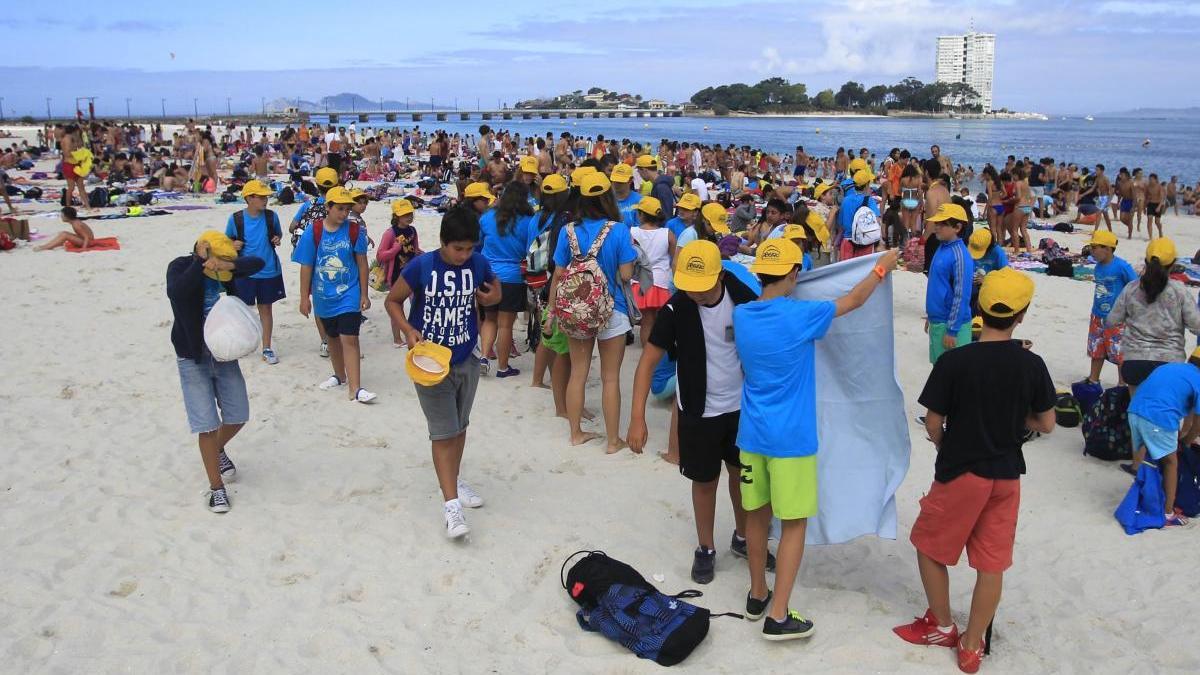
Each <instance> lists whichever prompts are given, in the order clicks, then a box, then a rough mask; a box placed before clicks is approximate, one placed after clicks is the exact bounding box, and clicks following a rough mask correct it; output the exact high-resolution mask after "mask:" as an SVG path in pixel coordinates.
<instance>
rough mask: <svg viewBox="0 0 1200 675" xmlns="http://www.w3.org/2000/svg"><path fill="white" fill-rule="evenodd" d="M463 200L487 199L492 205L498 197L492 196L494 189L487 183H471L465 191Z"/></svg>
mask: <svg viewBox="0 0 1200 675" xmlns="http://www.w3.org/2000/svg"><path fill="white" fill-rule="evenodd" d="M463 199H486V200H488V203H489V204H491V203H492V202H494V201H496V195H494V194H492V189H491V187H490V186H489V185H488V184H487V183H483V182H477V183H471V184H470V185H468V186H467V189H465V190H463Z"/></svg>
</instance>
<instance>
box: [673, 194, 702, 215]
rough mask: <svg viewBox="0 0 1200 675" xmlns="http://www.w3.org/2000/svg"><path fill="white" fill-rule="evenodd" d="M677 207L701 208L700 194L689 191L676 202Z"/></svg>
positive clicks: (693, 209)
mask: <svg viewBox="0 0 1200 675" xmlns="http://www.w3.org/2000/svg"><path fill="white" fill-rule="evenodd" d="M675 208H677V209H688V210H690V211H695V210H696V209H698V208H700V196H699V195H697V194H694V193H691V192H689V193H687V194H685V195H683V196H682V197H680V198H679V200H678V201H676V202H675Z"/></svg>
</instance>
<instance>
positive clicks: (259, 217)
mask: <svg viewBox="0 0 1200 675" xmlns="http://www.w3.org/2000/svg"><path fill="white" fill-rule="evenodd" d="M271 194H272V193H271V188H269V187H267V186H266V185H264V184H263V183H262V181H258V180H251V181H247V182H246V184H245V185H244V186H242V198H243V199H245V200H246V208H245V209H243V210H241V211H238V212H237V213H234V214H233V215H231V216H229V222H227V223H225V236H227V237H229V238H230V239H232V240H233V242H234V243H233V245H234V246H235V247H237V249H238V252H239V254H240V255H249V256H253V257H255V258H259V259H260V260H262V261H263V262H264V263H265V264H264V265H263V268H262V269H261V270H259V271H258V272H256V273H255V274H253V275H251V276H249V277H242V278H239V279H236V280H235V281H234V287H235V289H236V290H237V295H238V297H239V298H241V300H242V302H244V303H246V304H247V305H251V306H255V305H257V307H258V318H259V319H260V320H261V321H262V333H263V337H262V358H263V360H264V361H266V362H267V363H269V364H271V365H275V364H276V363H279V357H277V356H275V350H274V349H273V348H272V347H271V328H272V326H273V325H274V317H273V315H272V312H271V305H272V304H274V303H275V302H278V301H279V300H282V299H284V298H285V297H286V296H287V292H286V291H285V290H284V285H283V268H282V267H281V266H280V264H279V256H278V255H276V253H275V247H276V246H279V244H280V241H282V239H283V230H282V229H281V228H280V223H279V214H277V213H275V212H274V211H272V210H270V209H268V208H267V200H268V199H269V198H270V197H271Z"/></svg>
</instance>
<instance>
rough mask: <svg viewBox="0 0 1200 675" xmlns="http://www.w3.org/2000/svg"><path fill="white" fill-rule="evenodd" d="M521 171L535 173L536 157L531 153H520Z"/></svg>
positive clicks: (536, 166)
mask: <svg viewBox="0 0 1200 675" xmlns="http://www.w3.org/2000/svg"><path fill="white" fill-rule="evenodd" d="M520 166H521V171H522V173H537V172H538V159H537V157H534V156H533V155H521V165H520Z"/></svg>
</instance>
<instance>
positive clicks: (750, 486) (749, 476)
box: [740, 450, 817, 520]
mask: <svg viewBox="0 0 1200 675" xmlns="http://www.w3.org/2000/svg"><path fill="white" fill-rule="evenodd" d="M740 459H741V462H742V507H743V508H744V509H746V510H747V511H754V510H756V509H760V508H762V507H764V506H766V505H767V504H770V505H771V510H772V511H773V512H774V513H775V517H776V518H779V519H780V520H799V519H801V518H810V517H812V516H815V515H817V456H816V455H809V456H808V457H768V456H766V455H759V454H756V453H753V452H746V451H745V450H743V451H742V453H741V456H740Z"/></svg>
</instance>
